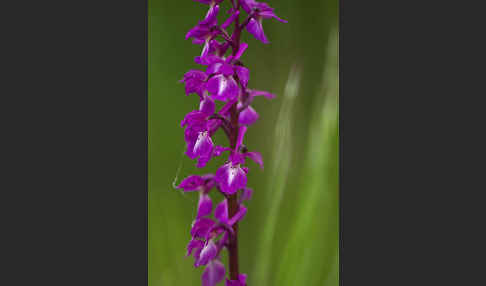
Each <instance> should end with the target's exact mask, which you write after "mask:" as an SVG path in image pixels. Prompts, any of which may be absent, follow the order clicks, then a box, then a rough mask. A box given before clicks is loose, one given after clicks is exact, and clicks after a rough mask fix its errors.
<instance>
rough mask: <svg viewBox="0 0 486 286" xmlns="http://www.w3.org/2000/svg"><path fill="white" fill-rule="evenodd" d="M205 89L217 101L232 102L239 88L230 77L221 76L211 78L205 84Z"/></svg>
mask: <svg viewBox="0 0 486 286" xmlns="http://www.w3.org/2000/svg"><path fill="white" fill-rule="evenodd" d="M207 89H208V91H209V93H211V94H212V95H213V98H214V99H217V100H222V101H226V100H232V99H235V98H236V97H237V96H238V93H239V88H238V84H237V83H236V81H235V79H234V78H233V77H232V76H229V77H226V76H224V75H222V74H219V75H216V76H213V77H212V78H211V79H210V80H209V81H208V82H207Z"/></svg>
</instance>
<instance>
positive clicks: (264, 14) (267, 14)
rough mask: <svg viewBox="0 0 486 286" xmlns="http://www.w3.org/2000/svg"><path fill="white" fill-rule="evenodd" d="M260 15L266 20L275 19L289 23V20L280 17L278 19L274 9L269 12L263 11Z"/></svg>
mask: <svg viewBox="0 0 486 286" xmlns="http://www.w3.org/2000/svg"><path fill="white" fill-rule="evenodd" d="M258 15H259V16H261V17H263V18H264V19H270V18H275V19H277V21H280V22H282V23H288V21H287V20H284V19H280V18H279V17H277V15H275V13H273V9H272V10H267V11H261V12H259V13H258Z"/></svg>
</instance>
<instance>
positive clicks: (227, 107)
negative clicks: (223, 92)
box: [218, 99, 238, 116]
mask: <svg viewBox="0 0 486 286" xmlns="http://www.w3.org/2000/svg"><path fill="white" fill-rule="evenodd" d="M237 101H238V100H236V99H233V100H230V101H228V102H227V103H226V104H225V105H224V106H223V107H221V110H219V112H218V113H219V114H220V115H222V116H226V115H227V113H228V112H229V110H230V108H231V107H232V106H233V104H235V103H236V102H237Z"/></svg>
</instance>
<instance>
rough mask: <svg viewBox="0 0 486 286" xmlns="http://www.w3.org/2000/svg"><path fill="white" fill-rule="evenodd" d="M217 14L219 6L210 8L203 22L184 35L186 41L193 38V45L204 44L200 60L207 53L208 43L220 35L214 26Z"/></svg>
mask: <svg viewBox="0 0 486 286" xmlns="http://www.w3.org/2000/svg"><path fill="white" fill-rule="evenodd" d="M218 12H219V5H216V6H211V7H210V8H209V11H208V14H207V15H206V18H205V19H204V20H203V21H200V22H199V23H198V24H197V25H196V26H194V27H193V28H192V29H190V30H189V31H188V32H187V34H186V40H187V39H189V38H194V40H193V43H195V44H199V45H200V44H204V47H203V50H202V52H201V58H204V57H205V56H206V55H207V54H208V53H209V42H210V41H211V40H212V39H213V38H214V37H216V36H217V35H219V34H220V33H221V31H220V30H219V28H218V26H217V25H216V24H217V21H218V18H217V16H218Z"/></svg>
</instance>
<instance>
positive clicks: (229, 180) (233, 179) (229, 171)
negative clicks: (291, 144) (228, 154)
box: [215, 162, 247, 195]
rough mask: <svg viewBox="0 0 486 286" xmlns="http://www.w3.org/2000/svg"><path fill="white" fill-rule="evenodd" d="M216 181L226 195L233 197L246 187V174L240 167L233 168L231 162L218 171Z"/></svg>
mask: <svg viewBox="0 0 486 286" xmlns="http://www.w3.org/2000/svg"><path fill="white" fill-rule="evenodd" d="M215 179H216V180H217V181H218V183H219V187H220V188H221V191H222V192H223V193H225V194H228V195H232V194H234V193H236V191H238V190H239V189H243V188H245V187H246V181H247V179H246V173H245V172H244V171H243V169H241V168H240V167H239V165H236V166H233V164H232V163H231V162H229V163H227V164H225V165H223V166H221V167H220V168H219V169H218V171H216V177H215Z"/></svg>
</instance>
